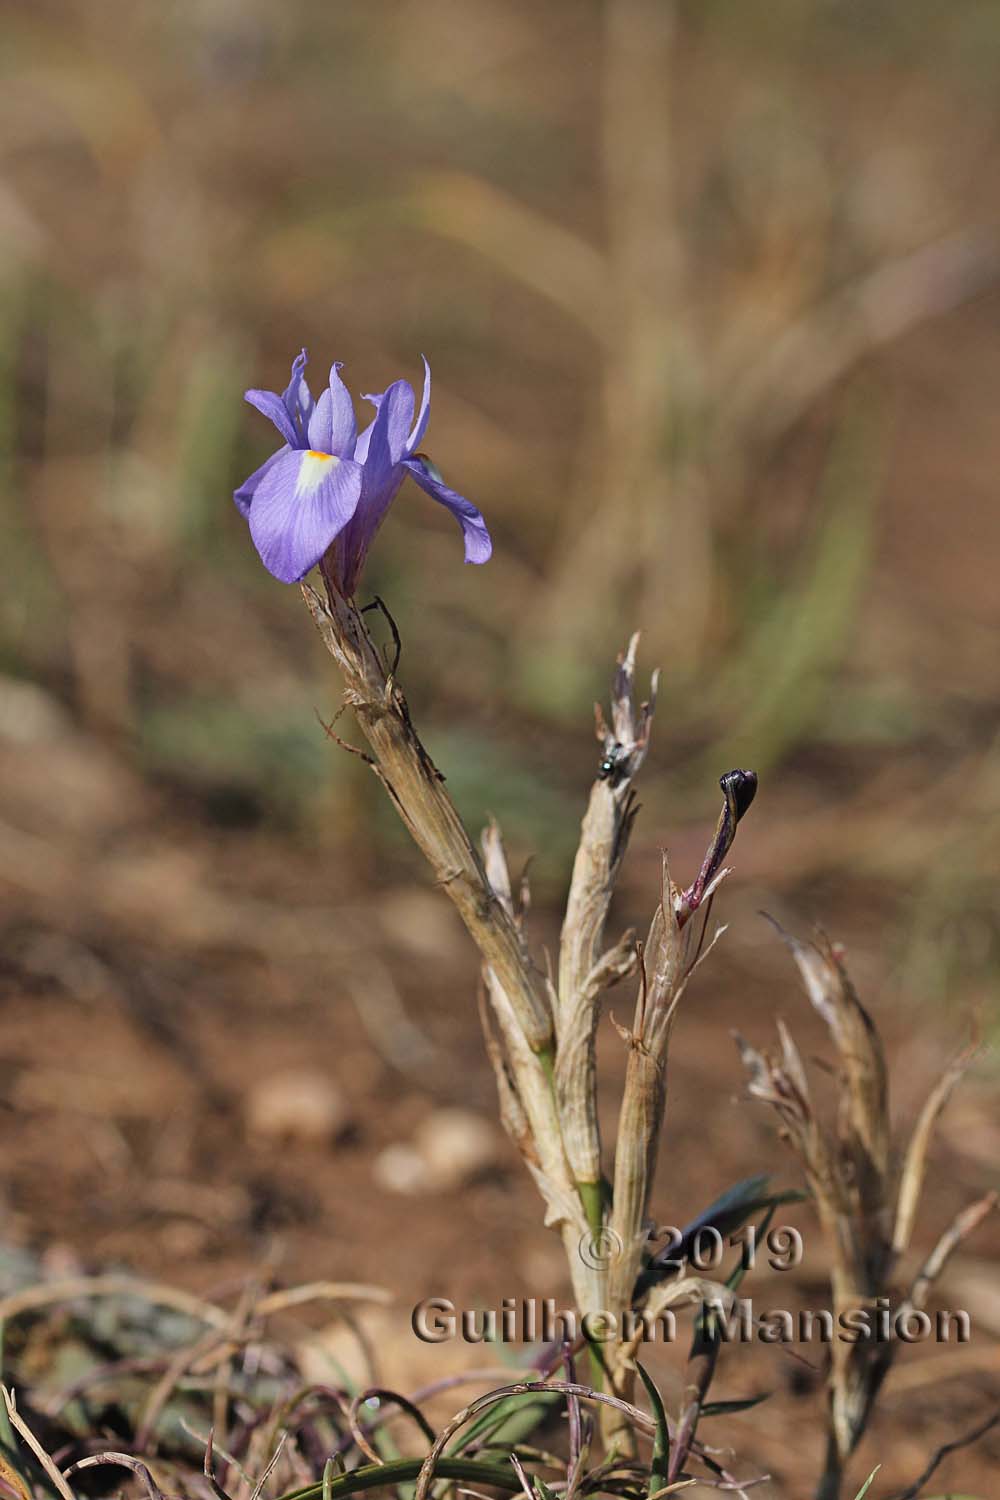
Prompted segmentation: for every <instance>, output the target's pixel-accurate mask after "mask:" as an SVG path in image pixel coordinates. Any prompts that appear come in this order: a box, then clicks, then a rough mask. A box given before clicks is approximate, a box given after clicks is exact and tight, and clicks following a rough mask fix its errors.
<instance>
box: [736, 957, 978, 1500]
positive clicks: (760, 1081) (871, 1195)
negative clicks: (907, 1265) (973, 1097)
mask: <svg viewBox="0 0 1000 1500" xmlns="http://www.w3.org/2000/svg"><path fill="white" fill-rule="evenodd" d="M779 932H781V936H782V938H783V939H784V941H785V943H786V944H787V946H788V948H789V949H790V951H791V953H792V956H793V958H794V959H795V962H796V964H797V965H798V969H799V973H800V975H801V977H802V980H803V982H804V985H805V989H806V993H807V995H808V997H809V1000H810V1002H811V1004H812V1006H813V1008H814V1009H815V1010H816V1011H817V1013H818V1014H819V1015H820V1017H821V1018H822V1020H823V1021H824V1022H825V1024H826V1027H827V1029H828V1031H829V1033H830V1037H831V1039H832V1041H833V1044H834V1047H835V1049H836V1052H837V1061H838V1071H837V1118H836V1126H835V1129H834V1130H833V1131H830V1130H829V1129H828V1128H827V1127H826V1126H825V1125H824V1124H823V1123H822V1121H821V1120H820V1119H819V1118H818V1116H817V1113H816V1109H815V1104H814V1100H813V1097H812V1093H811V1091H810V1086H809V1080H808V1077H807V1074H806V1070H805V1067H804V1065H803V1062H802V1058H801V1055H800V1053H799V1051H798V1048H797V1047H796V1045H795V1043H794V1041H793V1040H792V1037H791V1034H790V1032H789V1031H788V1029H787V1028H786V1027H785V1026H784V1025H783V1024H782V1023H781V1022H780V1021H779V1023H778V1030H779V1037H780V1042H781V1053H780V1056H773V1055H771V1054H770V1053H767V1052H759V1051H757V1050H756V1049H755V1048H754V1047H752V1046H750V1045H749V1043H748V1042H746V1041H744V1040H743V1038H742V1037H739V1036H737V1038H736V1040H737V1044H738V1046H739V1049H740V1053H741V1056H742V1059H743V1063H744V1066H745V1067H746V1070H747V1074H748V1078H749V1091H750V1093H751V1094H753V1095H755V1096H756V1097H757V1098H759V1099H763V1100H765V1101H766V1102H767V1103H768V1104H770V1105H771V1106H772V1107H773V1108H774V1109H775V1110H776V1111H777V1113H778V1116H779V1118H780V1120H781V1123H782V1131H781V1133H782V1135H783V1137H784V1138H785V1139H786V1140H787V1141H788V1142H789V1143H790V1145H791V1147H792V1149H793V1150H794V1152H795V1154H796V1155H797V1156H798V1158H799V1160H800V1161H801V1163H802V1167H803V1170H804V1172H805V1176H806V1180H807V1182H808V1185H809V1188H810V1192H811V1194H812V1197H813V1199H814V1201H815V1205H816V1212H817V1214H818V1216H819V1220H820V1224H821V1226H822V1229H823V1234H824V1237H825V1239H826V1240H827V1242H828V1245H829V1250H830V1255H831V1261H832V1271H831V1292H832V1311H833V1317H834V1321H835V1325H836V1326H837V1327H840V1323H839V1319H840V1317H841V1314H842V1313H847V1312H850V1311H852V1310H855V1309H874V1308H876V1306H877V1299H878V1298H890V1294H891V1293H892V1292H893V1291H895V1292H897V1294H898V1292H899V1290H900V1288H899V1286H898V1284H897V1281H898V1277H899V1275H900V1273H901V1265H900V1262H901V1259H902V1257H903V1256H904V1255H905V1254H906V1252H907V1250H908V1249H909V1246H910V1240H911V1237H912V1233H913V1226H914V1222H915V1218H916V1212H917V1206H918V1204H919V1201H920V1197H921V1193H922V1190H923V1185H924V1176H925V1171H926V1164H927V1152H928V1147H929V1145H930V1141H931V1137H932V1135H933V1131H934V1127H935V1125H936V1123H937V1120H938V1118H939V1116H940V1114H941V1112H942V1110H943V1109H944V1106H945V1104H946V1103H947V1101H948V1099H949V1097H950V1096H951V1093H952V1091H953V1089H954V1088H955V1085H956V1084H957V1083H958V1081H959V1079H960V1078H961V1077H962V1075H963V1073H964V1072H965V1070H966V1069H967V1068H968V1066H969V1064H970V1063H971V1061H972V1060H973V1058H974V1057H975V1055H976V1053H977V1050H978V1049H977V1048H976V1047H975V1046H970V1047H968V1048H966V1049H965V1050H964V1051H963V1052H962V1053H960V1054H959V1055H958V1056H957V1057H956V1058H955V1059H954V1061H953V1062H952V1063H950V1064H949V1066H948V1067H947V1068H946V1069H945V1071H944V1073H943V1074H942V1076H941V1078H940V1079H939V1080H938V1082H937V1083H936V1084H935V1086H934V1088H933V1089H932V1090H931V1093H930V1095H929V1097H928V1099H927V1102H926V1104H925V1105H924V1108H923V1109H922V1111H921V1113H920V1115H919V1117H918V1120H917V1124H916V1126H915V1128H914V1130H913V1134H912V1136H911V1138H910V1141H909V1144H908V1146H907V1148H906V1150H905V1152H904V1153H903V1157H902V1166H901V1168H900V1170H899V1171H896V1170H895V1168H894V1164H893V1159H892V1152H891V1137H890V1121H889V1086H888V1084H889V1081H888V1070H887V1067H886V1061H885V1053H884V1050H883V1047H882V1041H881V1038H880V1037H879V1034H878V1030H877V1028H876V1026H875V1023H874V1021H873V1020H872V1018H871V1016H870V1015H869V1013H868V1012H867V1010H866V1009H865V1007H864V1006H863V1005H862V1003H861V1001H860V1000H859V998H858V996H857V993H856V992H855V990H854V987H853V985H852V984H851V981H850V979H849V977H848V974H847V970H846V968H845V967H844V962H843V954H842V951H841V950H840V948H838V947H837V946H835V945H834V944H832V943H830V942H829V940H828V939H827V938H825V937H824V936H822V935H820V936H819V937H818V939H817V942H816V943H802V942H799V941H798V940H797V939H796V938H794V937H791V936H790V935H789V934H787V933H785V932H783V931H782V930H781V929H780V928H779ZM996 1202H997V1194H996V1193H988V1194H987V1195H986V1196H985V1197H984V1198H981V1199H979V1200H978V1201H977V1202H975V1203H973V1204H971V1205H970V1206H969V1207H968V1208H966V1209H964V1210H963V1211H962V1213H960V1214H959V1215H958V1216H957V1218H956V1219H955V1220H954V1222H953V1223H952V1224H951V1225H950V1226H949V1227H948V1229H947V1230H946V1231H945V1233H944V1234H943V1235H942V1236H941V1239H940V1240H939V1241H938V1244H937V1246H936V1247H935V1249H934V1250H933V1251H932V1252H931V1254H930V1255H929V1256H928V1257H927V1259H926V1260H925V1261H924V1262H923V1263H922V1264H921V1266H920V1269H919V1270H918V1271H917V1273H916V1275H911V1276H909V1277H908V1278H904V1283H903V1290H902V1296H901V1297H899V1296H898V1295H897V1298H896V1301H895V1302H894V1303H893V1302H891V1301H890V1302H889V1303H888V1304H886V1303H883V1304H882V1306H883V1307H886V1306H887V1305H888V1306H890V1307H893V1308H894V1309H895V1310H894V1312H893V1314H892V1323H893V1324H895V1323H896V1322H897V1321H899V1319H901V1318H905V1317H906V1316H907V1315H908V1314H910V1313H913V1312H922V1310H923V1308H924V1305H925V1303H926V1301H927V1297H928V1294H929V1292H930V1290H931V1288H932V1286H933V1285H934V1282H935V1281H936V1280H937V1278H938V1277H939V1276H940V1274H941V1272H942V1270H943V1269H944V1266H945V1264H946V1262H947V1260H948V1259H949V1257H950V1256H951V1254H952V1252H953V1251H954V1250H955V1249H956V1248H957V1246H958V1245H959V1244H960V1243H961V1242H962V1240H963V1239H965V1237H966V1236H967V1235H969V1234H971V1232H972V1231H973V1230H974V1229H975V1228H976V1226H977V1225H978V1224H979V1223H980V1222H981V1221H982V1220H983V1219H984V1218H985V1217H986V1215H987V1214H988V1213H989V1212H990V1211H991V1210H992V1209H993V1208H994V1207H995V1205H996ZM898 1348H899V1343H898V1340H897V1339H895V1338H890V1339H887V1340H884V1341H882V1342H878V1341H875V1340H863V1339H859V1340H858V1341H857V1342H855V1343H851V1342H848V1341H846V1340H841V1339H838V1338H834V1340H833V1341H832V1344H831V1364H830V1371H829V1379H828V1399H829V1407H828V1423H829V1427H828V1441H827V1455H826V1463H825V1468H824V1472H823V1475H822V1477H821V1479H820V1483H819V1487H818V1489H817V1492H816V1494H817V1500H839V1496H840V1494H841V1489H842V1483H843V1476H844V1468H845V1465H846V1463H847V1460H848V1459H849V1458H850V1456H851V1454H852V1453H853V1452H854V1450H855V1449H856V1447H857V1445H858V1443H859V1442H860V1440H861V1438H862V1436H863V1434H864V1432H865V1429H866V1427H867V1425H868V1422H869V1420H870V1418H871V1415H872V1410H873V1408H874V1405H875V1402H876V1399H877V1397H878V1393H879V1390H880V1389H881V1386H882V1383H883V1381H884V1380H885V1377H886V1375H887V1374H888V1372H889V1368H890V1366H891V1364H892V1362H893V1359H894V1358H895V1356H896V1353H897V1352H898Z"/></svg>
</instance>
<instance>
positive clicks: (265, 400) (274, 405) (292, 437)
mask: <svg viewBox="0 0 1000 1500" xmlns="http://www.w3.org/2000/svg"><path fill="white" fill-rule="evenodd" d="M243 399H244V401H249V402H250V405H251V406H255V407H256V408H257V410H258V411H259V412H262V413H263V415H264V416H265V417H267V418H268V420H269V421H271V422H273V423H274V425H275V427H277V429H278V431H279V432H280V433H281V436H282V437H283V438H284V440H285V442H286V443H287V444H288V446H289V447H290V448H301V447H302V441H301V439H300V437H299V435H298V433H297V432H296V431H295V425H294V423H293V422H292V419H291V417H290V416H289V415H288V409H287V407H286V406H285V403H284V401H283V400H282V398H281V397H280V396H277V395H275V393H274V391H244V392H243Z"/></svg>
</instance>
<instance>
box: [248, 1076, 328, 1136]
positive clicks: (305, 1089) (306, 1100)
mask: <svg viewBox="0 0 1000 1500" xmlns="http://www.w3.org/2000/svg"><path fill="white" fill-rule="evenodd" d="M246 1116H247V1125H248V1126H249V1128H250V1130H251V1132H252V1133H253V1134H254V1135H258V1136H262V1137H265V1138H267V1139H269V1140H283V1141H301V1142H310V1143H313V1144H316V1143H324V1142H330V1141H332V1140H334V1139H335V1138H336V1136H337V1135H339V1133H340V1132H341V1130H343V1128H344V1126H345V1125H346V1124H347V1120H348V1109H347V1103H346V1101H345V1099H344V1096H343V1094H342V1093H341V1092H340V1089H339V1088H338V1087H337V1085H336V1084H335V1083H334V1081H333V1079H332V1078H329V1077H328V1076H327V1075H326V1074H325V1073H321V1072H319V1071H318V1070H317V1069H313V1068H289V1069H287V1070H286V1071H285V1072H282V1073H272V1074H271V1075H270V1076H269V1077H267V1078H261V1079H259V1080H258V1082H257V1083H255V1084H254V1086H253V1088H252V1089H251V1090H250V1093H249V1094H248V1096H247V1101H246Z"/></svg>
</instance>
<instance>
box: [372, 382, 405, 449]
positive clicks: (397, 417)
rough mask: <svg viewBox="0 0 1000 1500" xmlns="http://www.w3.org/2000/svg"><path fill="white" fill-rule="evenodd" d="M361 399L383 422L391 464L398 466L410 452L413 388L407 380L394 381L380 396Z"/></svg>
mask: <svg viewBox="0 0 1000 1500" xmlns="http://www.w3.org/2000/svg"><path fill="white" fill-rule="evenodd" d="M362 399H363V400H365V401H370V402H371V403H372V405H373V406H374V407H375V410H376V417H377V419H381V420H382V421H384V422H385V424H386V428H385V430H386V434H387V437H388V441H389V453H390V455H391V457H392V462H393V463H394V464H398V463H399V462H400V460H401V459H404V458H406V457H408V455H409V451H410V450H409V447H408V443H409V436H410V428H411V427H412V425H413V407H414V397H413V387H412V386H411V385H410V382H409V381H408V380H394V381H393V383H392V385H391V386H390V387H389V389H388V390H387V391H383V392H382V394H381V395H380V396H378V395H375V396H365V397H363V398H362Z"/></svg>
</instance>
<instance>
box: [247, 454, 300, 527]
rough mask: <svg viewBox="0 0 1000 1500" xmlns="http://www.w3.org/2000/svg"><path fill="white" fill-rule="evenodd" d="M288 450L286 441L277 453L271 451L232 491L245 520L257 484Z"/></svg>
mask: <svg viewBox="0 0 1000 1500" xmlns="http://www.w3.org/2000/svg"><path fill="white" fill-rule="evenodd" d="M290 451H291V450H290V448H289V446H288V444H287V443H286V444H285V445H284V447H283V448H279V449H278V451H277V453H272V454H271V457H270V458H267V459H265V460H264V462H263V463H262V464H261V466H260V468H259V469H255V470H254V471H253V473H252V474H251V475H250V478H249V479H245V480H244V481H243V483H242V484H241V485H240V487H239V489H238V490H234V491H233V499H234V500H235V501H236V508H237V510H238V511H239V513H240V515H241V516H242V517H243V519H244V520H246V518H247V516H249V514H250V502H251V500H252V499H253V497H254V494H255V492H256V489H257V486H258V485H259V484H260V482H261V480H262V479H263V478H264V475H265V474H266V473H268V471H269V470H270V469H272V468H273V467H274V465H275V464H276V463H277V462H278V459H279V458H283V457H284V455H285V454H286V453H289V452H290Z"/></svg>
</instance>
